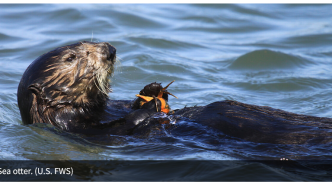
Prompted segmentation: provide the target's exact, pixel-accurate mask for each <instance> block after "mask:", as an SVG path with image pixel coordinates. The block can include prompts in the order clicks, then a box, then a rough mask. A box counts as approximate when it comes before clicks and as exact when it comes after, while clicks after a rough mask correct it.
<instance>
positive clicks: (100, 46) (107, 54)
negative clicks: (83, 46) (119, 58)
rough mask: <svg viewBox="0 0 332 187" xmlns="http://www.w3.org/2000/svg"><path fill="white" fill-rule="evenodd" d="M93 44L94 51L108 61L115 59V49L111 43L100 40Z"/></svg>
mask: <svg viewBox="0 0 332 187" xmlns="http://www.w3.org/2000/svg"><path fill="white" fill-rule="evenodd" d="M91 43H92V42H91ZM94 46H95V47H97V49H96V51H98V52H99V53H101V54H103V55H104V58H106V59H107V60H110V61H114V60H115V56H116V49H115V47H113V46H112V45H111V44H109V43H107V42H100V43H94Z"/></svg>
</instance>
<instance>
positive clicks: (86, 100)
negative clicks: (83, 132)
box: [17, 42, 116, 130]
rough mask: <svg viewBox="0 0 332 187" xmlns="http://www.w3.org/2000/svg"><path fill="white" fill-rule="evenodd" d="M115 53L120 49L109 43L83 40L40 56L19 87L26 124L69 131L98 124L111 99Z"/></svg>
mask: <svg viewBox="0 0 332 187" xmlns="http://www.w3.org/2000/svg"><path fill="white" fill-rule="evenodd" d="M115 56H116V49H115V48H114V47H113V46H111V45H110V44H108V43H106V42H101V43H93V42H79V43H75V44H72V45H67V46H63V47H59V48H57V49H54V50H52V51H50V52H48V53H45V54H43V55H42V56H40V57H39V58H37V59H36V60H35V61H34V62H32V63H31V64H30V66H29V67H28V68H27V69H26V71H25V72H24V74H23V76H22V79H21V82H20V84H19V87H18V93H17V97H18V106H19V108H20V112H21V116H22V121H23V123H24V124H32V123H51V124H53V125H55V126H59V127H61V128H63V129H67V130H71V128H85V126H89V125H96V123H97V122H98V115H100V114H101V113H102V111H103V110H104V107H105V104H106V101H107V99H108V92H109V91H110V84H109V77H110V76H111V75H112V73H113V70H114V63H115Z"/></svg>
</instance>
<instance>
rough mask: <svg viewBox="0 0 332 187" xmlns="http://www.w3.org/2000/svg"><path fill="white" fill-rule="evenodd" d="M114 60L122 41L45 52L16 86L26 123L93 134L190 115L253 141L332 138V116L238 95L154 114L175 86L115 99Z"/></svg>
mask: <svg viewBox="0 0 332 187" xmlns="http://www.w3.org/2000/svg"><path fill="white" fill-rule="evenodd" d="M115 62H116V49H115V47H113V46H112V45H110V44H109V43H106V42H100V43H94V42H86V41H84V42H78V43H75V44H72V45H67V46H63V47H59V48H56V49H54V50H52V51H50V52H48V53H45V54H43V55H41V56H40V57H39V58H37V59H36V60H35V61H34V62H32V63H31V64H30V66H29V67H28V68H27V69H26V71H25V72H24V74H23V76H22V79H21V81H20V84H19V86H18V92H17V100H18V106H19V109H20V113H21V116H22V122H23V124H32V123H50V124H52V125H54V126H56V127H59V128H61V129H63V130H65V131H69V132H74V133H83V134H88V135H99V134H114V135H139V136H140V137H145V136H149V135H151V132H154V131H156V130H160V129H161V128H164V126H162V125H164V124H167V123H169V124H171V125H170V126H175V127H176V128H170V130H172V132H174V134H178V135H181V133H186V132H188V131H190V128H187V127H186V125H183V124H184V123H183V122H192V123H195V124H199V125H201V126H204V127H206V128H210V129H213V130H214V131H216V132H221V133H223V134H224V135H226V136H232V137H236V138H240V139H242V140H245V141H252V142H260V143H276V144H302V143H326V142H330V141H331V140H332V129H331V124H332V119H331V118H320V117H313V116H306V115H298V114H294V113H289V112H285V111H282V110H278V109H273V108H270V107H263V106H255V105H248V104H244V103H240V102H237V101H220V102H214V103H211V104H208V105H207V106H198V107H185V108H183V109H177V110H174V111H172V112H170V113H169V114H167V115H168V116H171V117H172V119H173V121H172V123H170V120H169V119H170V118H168V117H167V116H166V117H165V116H164V117H158V116H157V117H156V116H155V115H156V113H159V112H161V111H162V107H161V106H162V105H163V104H162V102H163V100H164V101H166V102H167V100H168V97H167V95H168V94H169V93H168V92H166V91H165V89H163V87H162V86H161V85H160V84H157V83H151V84H149V86H148V87H153V88H156V90H158V91H157V92H156V93H155V94H152V95H149V94H150V93H148V91H144V89H145V88H144V89H143V90H141V92H140V94H141V95H144V94H146V95H147V96H148V97H153V98H154V99H150V100H146V101H145V102H144V103H141V102H138V99H136V100H134V101H121V100H111V99H109V97H108V93H109V91H110V90H111V89H110V83H109V82H110V80H109V79H110V76H111V75H112V73H113V70H114V64H115ZM151 93H153V92H151ZM160 93H161V94H160ZM138 103H139V104H138ZM164 105H165V104H164ZM166 113H167V112H166ZM165 115H166V114H165ZM180 123H181V124H182V125H178V124H180Z"/></svg>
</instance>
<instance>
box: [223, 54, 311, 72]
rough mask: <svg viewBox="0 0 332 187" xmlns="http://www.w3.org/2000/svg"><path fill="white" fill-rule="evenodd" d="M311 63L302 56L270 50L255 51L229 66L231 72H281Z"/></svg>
mask: <svg viewBox="0 0 332 187" xmlns="http://www.w3.org/2000/svg"><path fill="white" fill-rule="evenodd" d="M310 63H311V62H310V61H309V60H307V59H304V58H302V57H300V56H295V55H290V54H286V53H282V52H276V51H272V50H269V49H262V50H255V51H252V52H249V53H246V54H244V55H242V56H240V57H238V58H237V59H236V60H235V61H234V62H232V63H231V64H230V65H229V67H228V68H229V69H231V70H251V71H257V70H280V69H294V68H300V67H302V66H305V65H308V64H310Z"/></svg>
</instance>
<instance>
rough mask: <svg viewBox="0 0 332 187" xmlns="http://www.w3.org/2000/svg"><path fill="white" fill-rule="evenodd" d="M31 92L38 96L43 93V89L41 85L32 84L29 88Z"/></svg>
mask: <svg viewBox="0 0 332 187" xmlns="http://www.w3.org/2000/svg"><path fill="white" fill-rule="evenodd" d="M28 89H29V90H31V91H32V92H33V93H34V94H36V95H39V93H40V92H41V91H42V88H41V86H40V84H39V83H34V84H31V85H30V86H29V87H28Z"/></svg>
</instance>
